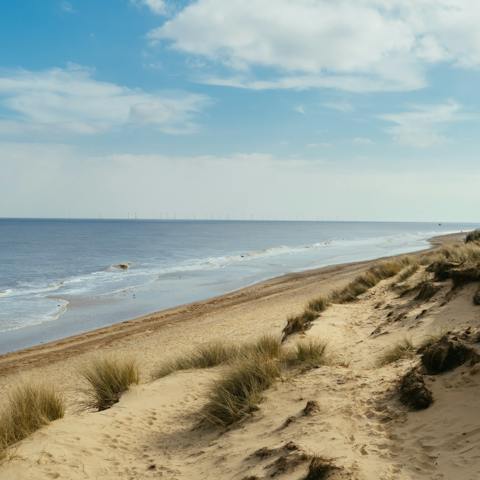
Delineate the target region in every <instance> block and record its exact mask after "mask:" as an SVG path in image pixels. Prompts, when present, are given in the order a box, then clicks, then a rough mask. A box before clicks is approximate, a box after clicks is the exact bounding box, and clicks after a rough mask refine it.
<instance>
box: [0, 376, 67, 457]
mask: <svg viewBox="0 0 480 480" xmlns="http://www.w3.org/2000/svg"><path fill="white" fill-rule="evenodd" d="M64 414H65V404H64V400H63V397H62V395H60V394H59V393H58V392H57V391H56V390H55V389H54V388H53V387H51V386H48V385H34V384H24V385H20V386H18V387H16V388H15V389H14V390H13V391H12V392H11V393H10V394H9V396H8V403H7V405H6V407H5V408H4V409H3V411H2V412H1V413H0V457H1V456H2V454H3V453H4V452H5V449H6V448H7V447H9V446H10V445H13V444H14V443H16V442H19V441H20V440H23V439H24V438H26V437H27V436H28V435H30V434H32V433H33V432H35V431H36V430H38V429H39V428H42V427H43V426H45V425H48V424H49V423H50V422H52V421H54V420H57V419H59V418H62V417H63V415H64Z"/></svg>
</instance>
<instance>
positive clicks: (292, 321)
mask: <svg viewBox="0 0 480 480" xmlns="http://www.w3.org/2000/svg"><path fill="white" fill-rule="evenodd" d="M317 318H318V313H317V312H314V311H313V310H310V309H309V308H307V309H306V310H305V311H304V312H302V313H300V314H299V315H295V316H292V317H288V318H287V324H286V325H285V327H284V329H283V332H282V333H283V337H282V340H283V341H285V340H286V339H287V337H288V336H289V335H293V334H294V333H302V332H305V331H307V330H308V329H309V328H310V327H311V326H312V323H313V321H314V320H316V319H317Z"/></svg>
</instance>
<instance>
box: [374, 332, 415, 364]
mask: <svg viewBox="0 0 480 480" xmlns="http://www.w3.org/2000/svg"><path fill="white" fill-rule="evenodd" d="M415 354H416V349H415V347H414V345H413V343H412V341H411V340H409V339H408V338H405V339H403V340H402V341H400V342H398V343H397V344H395V345H394V346H393V347H391V348H389V349H388V350H387V351H386V352H385V353H383V355H382V356H381V357H380V358H379V359H378V362H377V364H378V366H379V367H383V366H384V365H389V364H390V363H394V362H397V361H398V360H401V359H403V358H413V357H414V356H415Z"/></svg>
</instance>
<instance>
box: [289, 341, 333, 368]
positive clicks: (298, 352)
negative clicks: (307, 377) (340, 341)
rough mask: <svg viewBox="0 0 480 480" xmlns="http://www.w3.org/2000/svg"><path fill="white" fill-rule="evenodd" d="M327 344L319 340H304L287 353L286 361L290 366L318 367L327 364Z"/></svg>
mask: <svg viewBox="0 0 480 480" xmlns="http://www.w3.org/2000/svg"><path fill="white" fill-rule="evenodd" d="M326 348H327V344H326V343H325V342H321V341H319V340H304V341H302V342H298V343H297V344H296V345H295V347H294V349H292V350H291V351H289V352H287V354H286V355H285V361H286V363H287V365H289V366H296V365H302V366H307V367H317V366H320V365H324V364H325V360H326V359H325V351H326Z"/></svg>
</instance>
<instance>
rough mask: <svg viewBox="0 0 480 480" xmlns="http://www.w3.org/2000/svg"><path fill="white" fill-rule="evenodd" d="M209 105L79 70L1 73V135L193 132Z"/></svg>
mask: <svg viewBox="0 0 480 480" xmlns="http://www.w3.org/2000/svg"><path fill="white" fill-rule="evenodd" d="M208 103H209V100H208V98H207V97H205V96H202V95H196V94H191V93H184V94H181V95H180V94H176V95H172V94H166V93H147V92H144V91H142V90H140V89H132V88H128V87H124V86H121V85H117V84H115V83H111V82H102V81H98V80H96V79H94V78H93V72H92V71H91V70H89V69H86V68H84V67H79V66H75V65H72V66H69V67H68V68H65V69H62V68H53V69H49V70H43V71H29V70H16V71H8V72H0V106H1V107H3V108H4V109H5V110H6V111H7V112H8V113H9V115H8V117H7V119H6V118H5V117H4V118H3V119H2V117H1V116H0V134H2V133H3V134H12V133H13V134H15V133H32V132H40V133H42V132H44V133H48V132H52V131H55V132H66V133H73V134H81V135H92V134H98V133H103V132H108V131H110V130H113V129H116V128H120V127H124V126H129V125H130V126H143V127H150V128H153V129H156V130H158V131H160V132H163V133H168V134H179V133H189V132H192V131H195V129H196V128H197V125H196V122H195V117H196V116H197V114H199V113H200V112H201V111H202V110H203V109H204V108H205V107H206V106H207V105H208Z"/></svg>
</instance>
